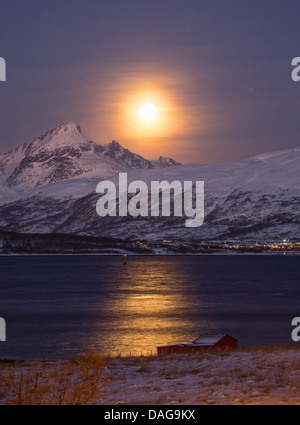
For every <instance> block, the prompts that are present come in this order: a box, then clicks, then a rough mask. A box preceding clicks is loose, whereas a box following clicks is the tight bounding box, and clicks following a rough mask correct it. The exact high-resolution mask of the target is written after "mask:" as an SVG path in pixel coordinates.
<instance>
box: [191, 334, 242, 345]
mask: <svg viewBox="0 0 300 425" xmlns="http://www.w3.org/2000/svg"><path fill="white" fill-rule="evenodd" d="M225 336H229V338H232V339H234V340H235V341H237V340H236V339H235V338H233V337H232V336H230V335H226V334H204V335H200V336H198V338H196V339H195V340H194V341H193V344H197V345H215V344H217V343H218V342H219V341H221V339H223V338H224V337H225Z"/></svg>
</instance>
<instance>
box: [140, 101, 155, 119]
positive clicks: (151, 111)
mask: <svg viewBox="0 0 300 425" xmlns="http://www.w3.org/2000/svg"><path fill="white" fill-rule="evenodd" d="M139 114H140V117H141V118H142V120H144V121H152V120H154V118H155V117H156V114H157V109H156V108H155V106H154V105H152V103H145V104H144V105H143V106H141V107H140V109H139Z"/></svg>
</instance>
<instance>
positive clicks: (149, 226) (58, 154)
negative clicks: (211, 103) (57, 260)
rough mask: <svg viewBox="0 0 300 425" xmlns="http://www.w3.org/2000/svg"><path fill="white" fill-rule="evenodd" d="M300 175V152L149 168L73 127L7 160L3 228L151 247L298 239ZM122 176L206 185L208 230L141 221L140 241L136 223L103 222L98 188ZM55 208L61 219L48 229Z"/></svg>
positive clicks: (1, 183) (0, 177)
mask: <svg viewBox="0 0 300 425" xmlns="http://www.w3.org/2000/svg"><path fill="white" fill-rule="evenodd" d="M158 164H160V165H158ZM166 165H168V166H166ZM174 165H175V166H174ZM299 169H300V148H293V149H286V150H283V151H277V152H271V153H266V154H261V155H257V156H256V157H253V158H249V159H247V160H244V161H236V162H230V163H219V164H207V165H205V164H188V165H177V163H176V162H175V161H173V160H171V159H169V158H166V157H160V159H159V160H158V161H148V160H146V159H145V158H143V157H141V156H139V155H137V154H134V153H132V152H130V151H129V150H127V149H125V148H123V147H122V146H121V145H120V144H119V143H118V142H116V141H113V142H112V143H110V144H108V145H105V146H100V145H96V144H95V143H93V142H91V141H89V140H88V139H86V138H85V137H84V136H83V134H82V133H81V130H80V127H79V125H78V124H76V123H69V124H65V125H62V126H59V127H57V128H55V129H53V130H50V131H49V132H47V133H46V134H45V135H43V136H41V137H39V138H37V139H35V140H34V141H33V142H31V143H26V144H24V145H21V146H20V147H19V148H17V149H14V150H12V151H10V152H9V153H7V154H3V155H0V205H1V210H0V226H1V227H4V228H6V229H7V230H11V231H21V232H24V231H25V232H34V231H37V229H39V230H41V229H43V231H44V232H46V233H47V232H51V231H53V229H59V230H60V231H61V232H65V233H68V232H69V231H72V232H73V233H80V234H88V235H91V236H100V235H102V236H109V237H111V236H114V237H119V238H132V239H136V238H143V239H147V240H149V241H154V240H164V239H168V240H171V241H174V240H180V241H189V240H191V239H193V238H194V239H195V240H198V241H199V240H200V241H202V240H208V239H210V240H215V241H219V240H232V241H233V240H234V241H241V240H245V239H247V240H248V241H273V240H280V239H297V238H298V235H299V231H300V223H299V207H300V180H299ZM121 172H127V174H128V183H130V182H132V181H133V180H141V181H143V182H145V183H146V184H147V185H148V187H149V188H150V184H151V181H162V180H167V181H168V182H172V181H175V180H179V181H181V182H183V181H192V182H196V181H204V184H205V217H204V225H203V226H201V227H199V228H197V229H194V230H193V231H190V230H189V229H186V228H185V226H184V217H183V218H181V217H178V218H176V219H175V220H174V218H173V217H170V219H168V218H164V219H163V220H162V219H161V218H160V219H156V220H152V219H151V217H144V218H143V219H140V217H139V218H138V219H139V223H138V224H139V226H138V233H137V223H136V221H135V220H130V219H128V217H124V218H122V219H120V220H118V221H117V222H118V225H117V226H116V225H115V221H114V220H113V218H112V219H111V220H110V219H107V220H100V218H99V217H96V213H95V207H94V205H95V203H96V201H97V199H98V198H97V197H96V192H95V191H96V186H97V183H98V182H99V181H100V180H103V179H104V180H112V181H113V182H114V183H115V184H116V186H118V182H119V176H118V174H119V173H121ZM93 195H94V196H93ZM31 200H35V201H34V202H31ZM66 200H68V201H69V203H68V205H66V203H65V201H66ZM37 201H38V202H37ZM76 201H80V205H81V206H82V208H81V211H82V212H83V214H82V213H81V214H80V216H79V215H78V214H77V215H76V214H74V210H73V207H74V206H75V202H76ZM31 205H32V207H31ZM47 208H48V210H49V216H51V217H53V219H51V220H50V221H51V224H49V225H48V227H47V223H46V221H45V216H44V211H45V210H46V209H47ZM33 209H34V210H33ZM62 210H64V214H63V215H61V214H60V212H61V211H62ZM68 215H69V216H68ZM33 216H34V217H35V220H34V221H32V220H31V218H32V217H33ZM39 217H40V219H39ZM39 220H40V222H39ZM55 220H56V221H55ZM112 229H113V230H112ZM112 232H113V233H112Z"/></svg>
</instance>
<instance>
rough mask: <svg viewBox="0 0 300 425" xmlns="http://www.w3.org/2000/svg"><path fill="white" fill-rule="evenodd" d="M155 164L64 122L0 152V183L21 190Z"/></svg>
mask: <svg viewBox="0 0 300 425" xmlns="http://www.w3.org/2000/svg"><path fill="white" fill-rule="evenodd" d="M175 163H176V162H175V161H174V164H171V163H170V164H169V165H170V166H171V165H175ZM158 166H159V164H154V163H151V162H150V161H148V160H146V159H145V158H143V157H141V156H140V155H137V154H134V153H132V152H130V151H129V150H127V149H124V148H123V147H122V146H121V145H120V144H119V143H117V142H115V141H113V142H112V143H110V144H108V145H105V146H104V147H103V146H100V145H97V144H96V143H93V142H92V141H90V140H88V139H86V138H85V137H84V136H83V134H82V133H81V129H80V126H79V125H77V124H75V123H68V124H65V125H61V126H59V127H56V128H54V129H53V130H50V131H48V132H47V133H46V134H44V135H43V136H41V137H38V138H36V139H35V140H33V141H32V142H31V143H25V144H23V145H21V146H19V147H18V148H16V149H13V150H12V151H10V152H8V153H6V154H2V155H0V184H1V185H2V186H7V187H9V188H13V189H14V190H17V191H19V192H24V191H27V190H29V189H32V188H34V187H37V186H43V185H47V184H51V183H56V182H59V181H64V180H70V179H78V178H98V179H105V178H108V177H111V176H113V175H114V174H116V173H119V172H122V171H127V170H128V169H130V168H157V167H158Z"/></svg>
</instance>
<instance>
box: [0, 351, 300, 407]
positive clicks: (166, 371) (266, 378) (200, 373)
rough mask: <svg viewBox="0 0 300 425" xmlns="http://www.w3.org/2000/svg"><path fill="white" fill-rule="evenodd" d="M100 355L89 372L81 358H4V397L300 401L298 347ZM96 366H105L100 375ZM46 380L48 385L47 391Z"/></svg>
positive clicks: (30, 400) (0, 391)
mask: <svg viewBox="0 0 300 425" xmlns="http://www.w3.org/2000/svg"><path fill="white" fill-rule="evenodd" d="M97 362H98V360H96V361H95V359H92V360H91V361H90V360H89V363H88V367H87V373H86V370H85V371H84V372H82V370H83V369H80V368H82V366H84V367H85V368H86V365H87V363H86V364H85V363H84V362H79V363H76V362H75V366H74V361H73V363H69V367H67V368H65V365H66V362H46V363H45V362H29V361H27V362H14V363H6V362H1V364H0V372H1V382H0V403H1V404H18V403H19V404H106V405H133V404H136V405H138V404H139V405H144V404H145V405H155V404H161V405H178V404H181V405H185V404H186V405H187V404H193V405H198V404H273V405H275V404H300V350H299V349H298V348H273V349H270V348H266V349H249V350H237V351H235V352H223V353H222V352H221V353H202V354H185V355H183V354H177V355H169V356H163V357H156V356H151V357H130V358H113V359H108V360H105V362H104V363H103V359H102V360H101V361H100V363H99V365H98V363H97ZM101 362H102V363H101ZM98 366H99V367H100V369H101V372H100V373H98V375H97V374H96V376H95V374H94V370H96V369H97V368H98ZM72 368H73V371H72ZM95 368H96V369H95ZM100 369H98V370H100ZM51 371H52V372H53V373H52V372H51ZM51 373H52V375H51ZM47 374H48V375H47ZM49 374H50V375H49ZM45 376H48V378H45ZM49 376H50V377H49ZM3 377H4V378H3ZM37 377H38V379H36V378H37ZM74 377H75V381H76V379H79V380H80V385H78V387H76V385H75V386H74ZM43 379H48V381H47V382H44V381H43ZM49 380H50V381H51V382H50V381H49ZM43 382H44V383H45V385H44V387H45V388H46V389H45V388H44V390H41V388H43ZM66 382H69V383H68V384H67V385H66ZM99 383H100V385H99ZM30 386H31V389H30ZM84 386H85V387H86V388H87V389H86V390H83V388H84ZM96 387H97V388H96ZM49 388H52V389H53V391H49ZM99 388H100V389H99ZM22 391H23V393H22ZM68 391H69V393H68ZM58 394H59V395H58ZM18 395H19V396H18ZM20 395H21V397H20ZM25 399H26V400H27V402H26V400H25Z"/></svg>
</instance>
